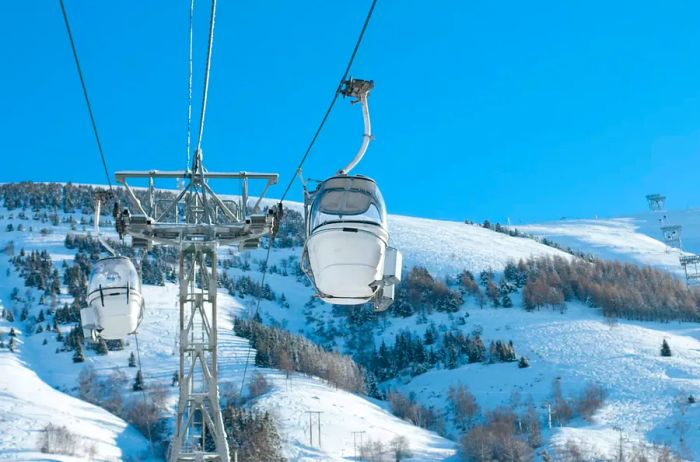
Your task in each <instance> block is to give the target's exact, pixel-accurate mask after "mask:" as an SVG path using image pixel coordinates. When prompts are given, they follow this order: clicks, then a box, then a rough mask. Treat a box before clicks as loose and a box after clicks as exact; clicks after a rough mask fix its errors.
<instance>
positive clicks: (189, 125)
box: [185, 0, 194, 171]
mask: <svg viewBox="0 0 700 462" xmlns="http://www.w3.org/2000/svg"><path fill="white" fill-rule="evenodd" d="M193 16H194V0H190V36H189V60H188V62H189V82H188V86H187V163H186V164H185V171H187V170H189V168H190V149H191V148H192V147H191V144H192V29H193V26H192V18H193Z"/></svg>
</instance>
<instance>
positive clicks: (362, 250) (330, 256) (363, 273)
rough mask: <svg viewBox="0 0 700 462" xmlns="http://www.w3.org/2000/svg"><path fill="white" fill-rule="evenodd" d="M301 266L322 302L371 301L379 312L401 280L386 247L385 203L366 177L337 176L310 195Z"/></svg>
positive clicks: (396, 260) (394, 255) (397, 259)
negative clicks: (394, 286) (302, 265)
mask: <svg viewBox="0 0 700 462" xmlns="http://www.w3.org/2000/svg"><path fill="white" fill-rule="evenodd" d="M309 199H310V200H309V202H310V209H308V208H307V220H306V223H307V224H306V226H307V230H306V231H307V240H306V246H305V251H304V256H303V257H304V258H303V261H304V268H305V270H306V273H307V275H308V276H309V278H310V279H311V280H312V281H313V283H314V286H315V287H316V290H317V291H318V293H319V296H320V297H321V299H323V300H324V301H326V302H328V303H335V304H338V305H358V304H361V303H366V302H369V301H374V302H375V305H376V307H377V309H384V308H386V307H388V306H389V304H390V303H391V301H392V300H393V285H394V284H396V283H397V282H398V281H399V279H400V277H401V274H400V272H401V254H400V253H399V252H398V251H397V250H396V249H393V248H391V247H389V233H388V231H387V225H386V207H385V205H384V200H383V199H382V195H381V193H380V191H379V188H378V187H377V184H376V183H375V182H374V180H372V179H371V178H367V177H363V176H347V175H339V176H335V177H332V178H329V179H327V180H325V181H324V182H322V183H321V184H320V185H319V186H318V188H317V189H316V191H314V192H313V193H311V194H310V198H309Z"/></svg>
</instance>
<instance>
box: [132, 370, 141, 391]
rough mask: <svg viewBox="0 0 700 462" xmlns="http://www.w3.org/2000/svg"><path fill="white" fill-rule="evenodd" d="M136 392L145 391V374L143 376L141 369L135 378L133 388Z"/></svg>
mask: <svg viewBox="0 0 700 462" xmlns="http://www.w3.org/2000/svg"><path fill="white" fill-rule="evenodd" d="M131 388H132V390H134V391H143V389H144V384H143V374H141V369H139V370H138V372H137V373H136V378H134V385H133V386H132V387H131Z"/></svg>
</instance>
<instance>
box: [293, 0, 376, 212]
mask: <svg viewBox="0 0 700 462" xmlns="http://www.w3.org/2000/svg"><path fill="white" fill-rule="evenodd" d="M376 5H377V0H372V4H371V5H370V7H369V11H368V12H367V17H366V18H365V22H364V24H363V25H362V30H360V35H359V36H358V37H357V42H356V43H355V48H353V50H352V54H351V55H350V59H349V60H348V65H347V66H346V67H345V72H344V73H343V76H342V77H341V78H340V82H339V83H338V88H336V90H335V94H334V95H333V99H331V103H330V104H329V105H328V109H326V113H325V114H324V115H323V118H322V119H321V123H320V124H319V126H318V128H317V129H316V132H315V133H314V136H313V137H312V138H311V142H310V143H309V146H308V147H307V148H306V151H305V152H304V155H303V156H302V157H301V161H300V162H299V165H298V166H297V168H296V169H295V170H294V174H293V175H292V177H291V178H290V180H289V184H287V188H286V189H285V190H284V194H282V198H281V199H280V203H281V202H282V201H284V199H285V198H286V197H287V194H288V193H289V190H290V189H291V188H292V185H293V184H294V178H295V177H296V175H297V173H298V172H300V171H301V168H302V167H303V165H304V162H306V159H307V158H308V157H309V154H310V153H311V149H312V148H313V147H314V144H316V140H317V139H318V136H319V135H320V134H321V130H323V126H324V125H325V124H326V121H327V120H328V116H330V114H331V111H333V107H334V106H335V103H336V101H337V100H338V96H340V91H341V89H342V88H343V82H345V80H347V78H348V75H349V74H350V69H351V68H352V64H353V62H355V57H356V56H357V51H358V50H359V49H360V45H361V44H362V39H363V38H364V36H365V31H366V30H367V26H368V25H369V21H370V19H372V13H374V7H375V6H376Z"/></svg>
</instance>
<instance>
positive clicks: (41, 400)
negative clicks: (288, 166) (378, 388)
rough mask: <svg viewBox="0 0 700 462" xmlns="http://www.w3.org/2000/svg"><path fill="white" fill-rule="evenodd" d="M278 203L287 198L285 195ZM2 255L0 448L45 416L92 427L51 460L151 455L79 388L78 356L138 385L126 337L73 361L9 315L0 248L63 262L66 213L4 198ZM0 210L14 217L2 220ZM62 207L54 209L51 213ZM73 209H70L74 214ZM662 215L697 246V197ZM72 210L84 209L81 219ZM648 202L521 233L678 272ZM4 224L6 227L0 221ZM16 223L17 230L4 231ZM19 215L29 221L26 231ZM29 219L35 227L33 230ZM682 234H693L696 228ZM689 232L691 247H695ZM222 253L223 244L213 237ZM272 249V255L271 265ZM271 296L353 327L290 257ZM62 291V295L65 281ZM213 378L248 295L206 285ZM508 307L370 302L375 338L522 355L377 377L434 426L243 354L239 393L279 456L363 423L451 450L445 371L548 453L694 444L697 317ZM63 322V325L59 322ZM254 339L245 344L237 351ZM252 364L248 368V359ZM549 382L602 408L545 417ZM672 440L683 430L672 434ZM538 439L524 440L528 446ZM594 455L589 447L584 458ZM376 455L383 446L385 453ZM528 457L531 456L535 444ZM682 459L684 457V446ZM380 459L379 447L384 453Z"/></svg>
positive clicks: (443, 272) (419, 252) (384, 437)
mask: <svg viewBox="0 0 700 462" xmlns="http://www.w3.org/2000/svg"><path fill="white" fill-rule="evenodd" d="M291 205H292V207H294V206H295V204H291ZM0 215H1V216H2V218H0V248H5V249H7V250H6V253H8V254H7V255H4V256H0V274H6V275H7V276H6V277H5V278H3V280H2V281H1V282H0V303H2V307H3V308H5V309H8V310H12V311H14V312H15V316H14V318H15V319H14V321H12V322H10V321H9V320H7V319H0V332H1V333H2V334H3V335H2V337H3V339H4V342H5V343H6V344H7V343H8V341H9V340H8V339H9V330H10V328H14V329H16V332H17V337H16V340H15V348H14V350H15V351H14V352H10V351H9V350H8V349H7V348H2V349H0V392H2V394H3V398H2V400H0V410H1V414H0V419H2V422H3V425H2V431H1V432H0V460H39V459H41V458H42V457H46V454H42V453H41V452H40V449H41V440H42V430H43V429H44V428H45V427H46V425H48V424H49V423H53V424H56V425H63V426H65V427H67V428H69V429H70V430H71V432H73V433H74V434H75V435H77V436H78V437H79V438H80V441H88V440H89V441H91V442H94V444H90V445H88V444H84V447H83V448H79V449H78V450H77V451H76V452H75V454H74V455H71V454H58V455H56V454H53V455H51V457H52V458H53V460H85V459H86V458H88V457H90V456H91V455H94V456H95V459H96V460H129V459H130V458H131V460H146V459H148V458H151V457H152V456H151V455H149V450H148V442H147V439H146V438H145V437H144V436H143V435H141V433H139V432H138V431H137V430H136V429H135V428H134V427H133V426H130V425H128V424H127V423H126V422H125V421H124V420H122V419H121V418H119V417H117V416H115V415H113V414H110V413H108V412H107V411H105V410H103V409H102V408H100V407H97V406H95V405H93V404H89V403H87V402H85V401H81V400H79V399H77V397H78V396H79V395H80V392H79V389H78V387H79V385H78V382H79V375H80V374H81V371H83V370H84V368H85V367H86V366H87V365H92V366H93V367H94V369H95V371H96V373H97V375H98V376H100V377H104V378H108V377H112V376H113V375H114V374H115V371H122V372H123V373H124V374H125V375H126V376H127V377H128V379H129V383H128V384H126V386H125V387H124V388H125V391H124V393H125V395H126V396H127V399H138V394H134V393H133V392H130V391H129V390H130V385H131V380H132V379H133V375H134V373H135V369H134V368H130V367H129V366H128V362H129V355H130V353H132V352H133V351H135V345H134V341H133V339H127V341H126V345H125V348H124V350H122V351H110V352H109V354H107V355H104V356H101V355H96V354H95V353H94V352H92V351H89V352H87V353H86V361H85V362H84V363H77V364H76V363H74V362H73V361H72V355H71V353H69V352H58V353H56V352H55V350H56V349H57V347H59V346H60V345H61V344H60V342H59V341H58V340H57V339H56V333H55V332H47V331H44V332H39V333H35V332H36V330H35V329H34V328H32V329H31V330H30V329H29V328H28V325H29V324H30V323H27V322H26V321H24V322H23V321H21V320H20V319H19V317H20V316H19V314H20V313H19V312H20V311H21V310H22V308H23V307H24V306H25V305H26V304H27V303H26V300H24V301H22V302H18V301H17V300H16V299H15V300H13V297H12V296H11V292H12V289H13V288H15V287H19V288H20V293H21V294H22V293H23V292H24V290H25V288H24V283H23V281H22V280H21V279H20V277H19V275H18V274H17V272H16V271H15V269H14V268H13V265H11V264H10V262H9V261H8V259H9V258H10V256H11V255H9V252H10V249H9V247H8V244H9V243H10V242H13V247H14V250H13V251H14V253H15V254H16V253H18V252H19V251H20V249H22V248H24V249H25V251H26V252H29V251H32V250H37V251H42V250H46V251H47V252H48V253H49V254H50V256H51V260H52V262H53V264H54V266H55V268H56V269H58V270H59V271H62V270H63V267H62V263H63V262H64V261H65V262H67V263H72V261H73V258H74V256H75V251H74V250H69V249H67V248H66V247H65V245H64V240H65V236H66V235H67V234H68V233H75V234H86V233H88V232H89V231H87V230H83V226H81V225H80V224H78V225H77V226H75V225H74V226H73V227H74V228H76V229H74V230H71V225H70V224H69V223H61V224H58V225H57V226H52V225H50V224H47V223H42V222H41V221H40V220H34V219H33V218H32V216H31V212H28V213H27V215H28V216H27V219H19V218H18V211H17V210H15V211H8V210H6V209H2V210H0ZM10 215H12V216H13V217H12V218H10ZM66 217H67V215H65V214H63V213H62V214H61V218H62V219H63V218H66ZM74 217H75V218H76V219H77V220H80V219H81V215H80V214H74ZM668 217H669V218H668V220H669V222H671V221H674V220H676V221H677V222H679V224H683V225H684V235H685V239H684V242H685V243H686V250H689V251H695V250H700V229H698V228H696V227H695V226H694V224H695V223H696V222H697V220H700V211H697V212H696V211H692V210H689V211H683V212H669V213H668ZM85 218H86V220H87V219H88V217H85ZM655 220H656V217H655V215H653V214H651V213H650V214H640V215H639V216H636V217H630V218H619V219H608V220H570V221H561V222H554V223H545V224H533V225H527V226H518V229H519V230H521V231H525V232H527V233H529V234H532V235H538V236H541V237H547V238H548V239H551V240H552V241H555V242H557V243H559V244H562V246H564V247H571V248H572V249H574V250H580V251H583V252H586V253H593V254H595V255H598V256H600V257H601V258H605V259H615V260H624V261H629V262H633V263H636V264H643V265H652V266H656V267H659V268H663V269H665V270H667V271H671V272H674V273H677V274H678V273H679V271H680V267H679V265H678V253H677V252H670V253H669V252H667V250H666V246H665V245H664V244H663V243H661V242H659V241H658V240H657V238H658V237H659V234H660V233H659V231H658V225H657V223H656V222H655ZM10 223H12V224H13V225H14V227H13V228H14V230H13V231H7V230H6V229H7V226H8V224H10ZM19 224H23V228H24V229H23V230H22V231H18V230H17V227H18V225H19ZM389 224H390V229H391V233H392V241H393V244H394V245H395V246H397V247H399V248H400V249H401V250H402V252H403V253H404V259H405V265H406V267H407V268H410V267H413V266H424V267H426V268H427V269H428V270H429V271H430V272H431V273H432V274H433V275H434V276H436V277H441V278H443V277H455V276H456V275H457V274H458V273H459V272H461V271H463V270H469V271H471V272H473V273H474V274H477V273H479V272H481V271H484V270H492V271H495V272H497V273H498V272H501V271H503V269H504V267H505V265H506V264H507V263H508V262H509V261H517V260H519V259H527V258H530V257H541V256H557V257H562V258H566V259H571V258H574V257H572V256H571V255H570V254H568V253H565V252H563V251H561V250H558V249H556V248H553V247H550V246H547V245H544V244H542V243H540V242H538V241H536V240H534V239H530V238H526V237H511V236H509V235H507V234H504V233H497V232H494V231H492V230H490V229H485V228H483V227H480V226H477V225H471V224H464V223H458V222H448V221H441V220H427V219H422V218H412V217H405V216H391V217H390V220H389ZM30 227H31V231H30ZM42 229H47V231H44V232H42V231H41V230H42ZM694 236H696V237H694ZM696 245H697V246H698V248H697V249H696V248H695V246H696ZM298 254H299V249H298V248H292V249H273V251H272V259H271V265H276V266H277V267H282V266H284V265H285V264H287V263H290V262H291V263H293V262H294V257H295V256H297V257H298ZM263 257H264V251H263V250H257V251H253V252H251V253H250V254H248V255H247V256H244V257H243V258H244V259H246V260H247V261H248V262H249V263H250V265H249V268H245V269H244V268H241V267H239V266H235V265H234V266H232V267H230V268H227V269H225V271H226V272H227V274H228V275H229V276H230V277H231V278H238V277H242V276H249V277H250V278H251V279H253V280H255V281H257V280H259V278H260V277H261V273H260V271H259V269H260V268H259V264H258V263H259V262H260V261H261V260H262V259H263ZM220 258H221V259H222V260H226V259H227V258H231V259H235V258H237V257H236V256H235V255H233V253H229V252H228V250H227V249H222V251H221V257H220ZM285 262H286V263H285ZM267 282H268V284H270V286H271V287H272V289H273V290H274V292H275V293H276V294H278V295H279V294H284V296H285V299H286V300H287V302H288V306H285V305H283V304H281V303H279V300H263V302H262V304H261V317H262V320H263V322H264V323H265V324H268V325H274V326H278V327H282V328H284V329H286V330H289V331H291V332H293V333H299V334H302V335H304V336H306V337H308V338H310V339H312V340H314V341H318V342H322V343H324V344H325V345H326V346H329V347H332V348H336V349H338V350H339V351H341V352H349V349H350V348H351V345H350V343H351V341H352V338H350V336H348V335H342V334H339V333H338V332H342V331H343V330H344V329H345V328H346V326H344V325H343V324H344V323H345V322H347V320H346V318H345V316H344V315H339V314H338V312H337V310H334V309H333V307H330V306H327V305H322V304H319V303H312V304H309V303H308V302H309V299H310V297H311V295H312V291H311V289H310V288H309V287H308V284H307V283H305V281H304V279H303V278H299V277H296V276H295V275H294V274H293V272H292V271H291V270H290V271H289V273H288V274H287V275H285V274H283V272H282V271H279V272H275V273H270V274H268V277H267ZM62 290H63V294H62V295H61V303H64V302H66V303H67V302H69V301H70V300H71V297H70V296H69V295H67V294H66V293H65V291H66V289H65V287H63V289H62ZM144 293H145V297H146V299H147V300H148V302H147V303H148V304H147V306H148V311H147V314H146V317H145V319H144V322H143V324H142V326H141V328H140V333H139V342H140V343H141V360H142V366H143V372H144V376H145V381H146V383H147V384H148V385H149V387H153V388H155V387H161V388H162V389H163V390H164V393H165V394H166V405H168V406H170V407H171V408H172V406H174V404H175V392H176V388H175V387H172V386H171V378H172V375H173V372H174V371H175V370H176V368H177V361H178V357H177V355H176V349H177V345H176V328H177V326H176V321H177V310H176V302H177V298H176V297H177V288H176V286H175V285H173V284H172V283H165V285H164V286H149V285H147V286H145V289H144ZM219 295H220V299H219V300H220V301H219V310H220V323H219V338H220V356H219V357H220V363H221V366H220V379H221V382H222V385H221V387H222V389H234V390H237V389H238V388H239V387H240V381H241V378H242V373H243V372H242V371H243V369H244V367H245V363H246V360H247V359H246V358H247V355H248V349H249V345H250V344H249V342H248V340H246V339H244V338H241V337H238V336H236V335H235V334H234V332H233V328H232V326H233V317H234V316H241V317H243V318H246V317H250V316H252V314H253V312H254V299H253V298H252V297H250V296H246V295H245V294H240V293H235V292H234V293H233V294H230V293H228V291H226V290H224V289H221V291H220V294H219ZM34 299H35V300H34V301H33V302H31V303H29V305H30V306H29V309H28V312H29V316H30V317H31V316H38V312H39V310H46V306H42V305H39V303H38V299H39V295H38V293H35V294H34ZM513 302H514V307H512V308H492V307H480V306H478V304H477V303H476V302H475V301H473V300H471V299H467V300H466V301H465V303H464V305H463V306H462V307H460V310H459V311H458V312H457V313H444V312H437V311H436V312H432V313H431V314H430V316H429V319H421V317H420V316H419V315H417V314H416V315H412V316H408V317H404V318H401V317H390V316H384V317H382V318H381V319H380V320H379V321H377V322H374V323H373V324H371V330H369V331H368V333H369V334H370V336H371V340H372V342H374V344H375V346H378V345H379V344H380V343H381V342H382V341H383V340H384V341H386V342H387V343H389V342H391V341H393V339H394V338H395V336H396V335H397V334H398V333H400V332H405V331H411V332H413V333H414V334H416V335H419V336H421V337H422V336H423V335H424V333H425V332H426V330H427V329H428V328H429V326H430V325H431V324H432V325H435V326H445V329H447V330H449V329H459V330H462V331H464V332H465V333H470V332H473V331H476V330H478V331H479V332H480V333H481V335H482V336H483V337H484V339H486V340H491V339H493V340H497V339H498V340H512V341H513V344H514V345H515V348H516V350H517V352H518V355H519V356H520V355H523V356H526V357H527V358H528V359H529V365H530V367H528V368H523V369H521V368H518V367H517V365H516V364H515V363H496V364H482V363H475V364H462V365H459V366H458V367H455V368H452V369H447V368H440V367H437V368H433V369H430V370H428V371H426V372H425V373H422V374H418V375H416V376H409V375H400V376H398V377H396V378H394V379H392V380H390V381H387V382H386V383H384V384H382V386H383V387H386V388H387V389H393V390H397V391H399V392H402V393H404V394H406V395H410V396H412V397H413V398H414V399H415V401H416V402H417V403H419V404H421V405H422V406H425V407H428V408H432V409H434V410H436V411H437V412H439V413H445V415H447V418H446V420H447V421H448V423H447V426H446V428H445V429H444V430H443V434H444V435H445V436H439V435H438V434H437V433H435V432H432V431H428V430H424V429H422V428H419V427H417V426H414V425H412V424H411V423H409V422H407V421H404V420H401V419H399V418H397V417H395V416H393V415H392V414H391V412H390V406H389V404H388V403H387V402H386V401H378V400H375V399H371V398H368V397H364V396H360V395H357V394H353V393H349V392H346V391H343V390H339V389H336V388H334V387H332V386H330V385H329V384H327V383H325V382H324V381H323V380H321V379H318V378H314V377H309V376H304V375H302V374H293V375H292V376H291V378H290V379H288V378H287V377H286V375H285V374H284V373H282V372H280V371H277V370H275V369H268V368H259V367H257V366H254V365H252V366H251V367H249V370H248V374H249V376H250V374H253V373H256V372H257V373H260V374H262V375H263V376H264V377H266V379H267V381H268V382H269V383H270V385H271V387H270V390H269V391H267V392H266V393H264V394H263V395H262V396H260V397H258V398H256V399H255V400H253V401H252V402H251V403H250V404H249V405H251V406H254V407H255V408H256V409H259V410H263V411H268V412H270V413H271V414H272V416H273V418H274V420H275V423H276V425H277V428H278V431H279V433H280V437H281V440H282V442H283V452H284V455H285V457H287V458H288V459H289V460H290V461H313V460H317V461H342V460H346V461H350V460H357V459H356V458H355V454H356V452H355V451H356V444H355V443H356V436H357V434H355V435H353V432H365V433H364V434H363V438H364V439H365V441H364V442H367V440H372V441H375V442H381V443H383V444H384V445H387V446H388V445H389V444H390V442H391V441H392V440H394V439H395V438H396V437H397V436H405V437H406V438H407V439H408V441H409V444H410V450H411V453H412V456H411V457H410V458H407V459H405V460H410V461H437V460H448V461H449V460H452V461H456V460H458V459H459V455H458V454H457V448H458V444H457V441H456V440H457V439H458V438H459V431H458V429H457V428H456V426H455V425H453V424H452V423H450V422H451V417H450V415H449V411H448V407H449V406H448V403H447V395H448V389H449V387H450V386H451V385H453V386H456V385H458V384H462V385H465V386H467V387H468V388H469V389H470V390H471V392H472V393H473V394H474V395H475V397H476V399H477V402H478V404H479V406H480V407H481V410H482V414H486V412H487V411H489V410H492V409H495V408H497V407H498V406H503V405H507V406H512V407H513V408H514V409H516V410H517V412H518V413H520V412H525V411H526V409H527V408H528V407H529V405H530V404H532V405H533V406H534V407H535V408H536V413H537V415H538V416H539V417H540V418H541V419H542V426H543V428H544V430H543V436H544V445H543V448H544V449H546V450H547V451H548V453H550V454H552V453H556V452H557V448H558V447H562V446H565V445H566V443H567V441H575V442H577V444H578V446H580V447H581V448H583V449H584V450H586V451H588V453H587V454H588V456H586V457H587V458H594V457H599V458H603V459H605V458H614V457H616V454H617V451H618V449H619V445H620V440H621V438H622V442H623V445H624V446H625V447H632V446H634V445H641V444H645V445H651V444H658V445H663V444H668V445H670V446H672V447H673V448H674V449H676V450H682V451H686V457H688V456H687V455H688V454H700V436H698V434H697V432H698V428H696V427H697V425H696V424H694V422H697V421H698V418H699V417H700V415H698V412H700V411H698V409H697V408H696V407H695V406H693V405H688V402H687V401H688V397H689V396H691V395H693V396H700V353H699V352H700V326H699V325H698V324H695V323H677V322H670V323H656V322H639V321H635V322H632V321H624V320H620V319H617V320H614V321H611V320H609V319H605V318H603V316H602V315H601V314H600V313H599V311H598V310H595V309H593V308H591V307H588V306H585V305H583V304H580V303H569V304H568V305H567V309H566V310H565V311H559V310H549V309H544V310H540V311H535V312H526V311H524V310H523V309H522V308H521V301H520V295H519V294H515V295H514V296H513ZM64 333H65V329H64ZM663 340H666V341H667V342H668V343H669V344H670V345H671V348H672V350H673V356H672V357H670V358H665V357H661V356H660V355H659V347H660V345H661V343H662V341H663ZM254 354H255V351H253V352H252V353H251V355H250V358H251V361H252V357H254ZM251 370H252V372H251ZM557 379H558V380H559V382H560V383H561V388H562V391H563V393H564V395H567V396H574V395H576V394H578V393H580V392H581V390H582V389H583V388H584V387H585V386H586V385H587V384H597V385H600V386H602V387H603V388H604V389H605V390H606V392H607V398H606V400H605V403H604V404H603V406H602V407H601V408H600V409H599V410H598V411H597V412H596V414H595V415H594V417H593V419H592V421H586V420H584V419H582V418H575V419H574V420H572V421H571V422H569V423H568V424H566V425H565V426H562V427H556V426H554V428H552V429H548V428H547V415H548V410H547V407H546V406H547V405H548V404H551V392H552V383H553V382H555V381H556V380H557ZM306 411H320V412H322V414H321V419H322V420H321V423H322V425H321V442H320V444H319V442H318V439H317V435H316V433H315V431H316V429H315V428H311V430H312V431H313V432H314V433H313V434H312V438H313V443H310V442H309V430H310V428H309V427H310V424H309V420H308V415H307V414H306ZM681 439H682V441H681ZM541 450H542V449H538V450H537V451H536V454H541ZM594 454H595V456H594ZM387 457H388V456H387ZM537 457H540V456H537ZM690 458H692V456H691V457H690ZM387 460H388V459H387Z"/></svg>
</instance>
